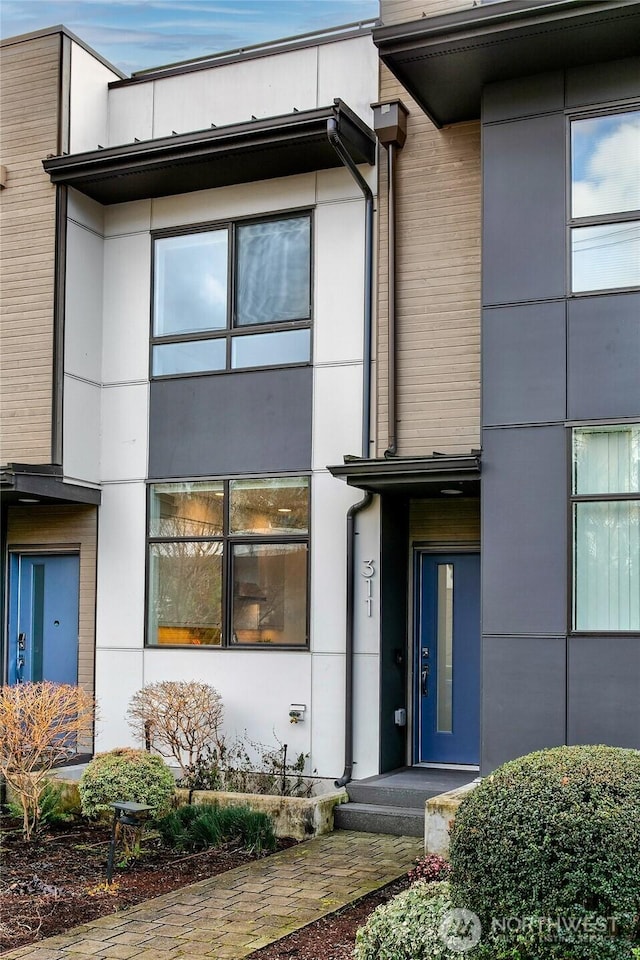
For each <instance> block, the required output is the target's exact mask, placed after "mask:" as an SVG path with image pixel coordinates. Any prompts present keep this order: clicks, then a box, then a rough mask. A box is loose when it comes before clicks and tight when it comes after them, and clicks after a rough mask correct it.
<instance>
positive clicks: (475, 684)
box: [416, 553, 480, 765]
mask: <svg viewBox="0 0 640 960" xmlns="http://www.w3.org/2000/svg"><path fill="white" fill-rule="evenodd" d="M418 585H419V589H418V597H419V613H418V641H419V647H418V657H417V670H416V674H417V679H418V684H419V687H418V709H417V711H416V714H417V718H418V760H419V761H420V762H422V763H460V764H473V765H475V764H477V763H478V762H479V759H480V555H479V554H477V553H447V554H431V553H422V554H420V555H419V564H418Z"/></svg>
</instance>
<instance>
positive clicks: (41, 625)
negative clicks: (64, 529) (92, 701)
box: [7, 553, 80, 684]
mask: <svg viewBox="0 0 640 960" xmlns="http://www.w3.org/2000/svg"><path fill="white" fill-rule="evenodd" d="M79 574H80V558H79V556H78V555H77V554H72V553H69V554H55V555H54V554H33V553H13V554H11V557H10V569H9V584H10V602H9V642H8V662H7V680H8V682H9V683H10V684H11V683H28V682H29V681H34V682H37V681H39V680H51V681H53V682H54V683H70V684H76V683H77V682H78V599H79V585H80V580H79Z"/></svg>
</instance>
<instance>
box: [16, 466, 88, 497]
mask: <svg viewBox="0 0 640 960" xmlns="http://www.w3.org/2000/svg"><path fill="white" fill-rule="evenodd" d="M100 500H101V492H100V490H98V489H97V488H96V487H84V486H82V484H79V483H67V482H66V481H65V480H64V478H63V476H62V468H61V467H58V466H56V465H55V464H50V463H43V464H32V463H9V464H7V466H6V467H3V468H2V469H0V501H1V502H2V506H3V507H8V506H29V505H32V506H34V507H35V506H37V505H38V504H48V505H51V504H72V503H77V504H83V503H84V504H94V505H96V506H97V505H98V504H99V503H100Z"/></svg>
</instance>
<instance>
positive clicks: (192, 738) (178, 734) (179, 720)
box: [127, 680, 222, 776]
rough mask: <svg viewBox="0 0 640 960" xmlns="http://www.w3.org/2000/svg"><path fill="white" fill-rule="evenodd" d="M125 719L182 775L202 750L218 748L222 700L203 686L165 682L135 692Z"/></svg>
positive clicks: (212, 689) (218, 695)
mask: <svg viewBox="0 0 640 960" xmlns="http://www.w3.org/2000/svg"><path fill="white" fill-rule="evenodd" d="M127 717H128V718H129V726H130V727H131V729H132V730H133V732H134V733H135V734H136V735H137V736H138V737H140V738H141V739H144V740H146V741H147V742H149V743H150V744H151V745H152V746H153V747H154V748H155V749H156V750H158V752H159V753H162V754H164V755H165V756H171V757H173V758H174V759H175V760H176V761H177V763H178V764H179V766H180V769H181V771H182V775H183V776H185V774H186V772H187V767H189V766H192V765H193V764H194V763H196V762H197V761H198V760H199V759H200V758H201V757H202V755H203V754H204V752H205V749H206V748H211V747H214V748H217V747H218V746H219V743H220V736H219V729H220V724H221V723H222V699H221V697H220V694H219V693H218V691H217V690H216V689H215V688H214V687H211V686H209V684H207V683H198V682H197V681H195V680H190V681H184V680H181V681H178V680H165V681H163V682H161V683H150V684H149V685H148V686H146V687H144V688H143V689H142V690H138V692H137V693H135V694H134V695H133V697H132V698H131V703H130V704H129V709H128V710H127Z"/></svg>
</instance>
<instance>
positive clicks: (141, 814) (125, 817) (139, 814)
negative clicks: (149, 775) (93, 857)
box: [107, 800, 152, 883]
mask: <svg viewBox="0 0 640 960" xmlns="http://www.w3.org/2000/svg"><path fill="white" fill-rule="evenodd" d="M110 806H112V807H113V824H112V827H111V843H110V845H109V859H108V861H107V883H111V877H112V875H113V858H114V855H115V852H116V837H117V835H118V827H135V828H136V829H137V830H142V829H143V828H144V825H145V823H146V822H147V820H148V819H149V813H150V811H151V809H152V808H151V807H148V806H146V805H145V804H144V803H130V802H129V801H127V800H117V801H116V802H115V803H112V804H110Z"/></svg>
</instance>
